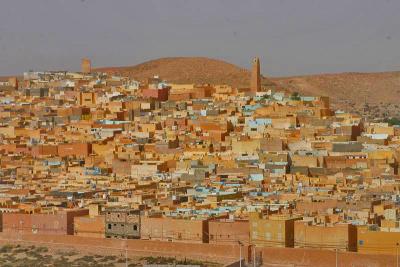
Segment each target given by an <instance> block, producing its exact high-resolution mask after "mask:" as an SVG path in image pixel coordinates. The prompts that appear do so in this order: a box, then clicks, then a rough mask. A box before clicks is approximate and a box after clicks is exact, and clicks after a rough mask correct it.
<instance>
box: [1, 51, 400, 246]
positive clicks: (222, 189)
mask: <svg viewBox="0 0 400 267" xmlns="http://www.w3.org/2000/svg"><path fill="white" fill-rule="evenodd" d="M399 160H400V126H390V125H388V124H387V123H372V122H369V121H368V120H366V119H365V118H363V117H360V116H359V115H355V114H351V113H347V112H344V111H340V110H333V109H331V108H330V103H329V98H328V97H323V96H304V95H300V94H297V93H292V94H289V93H287V92H285V91H275V90H271V89H269V88H265V87H264V86H263V85H262V84H261V82H260V63H259V60H258V59H254V61H253V69H252V77H251V84H250V85H249V88H234V87H232V86H227V85H217V84H213V85H211V84H172V83H169V82H168V81H164V80H163V79H162V77H158V76H153V77H148V79H147V80H145V81H137V80H134V79H132V78H128V77H124V76H119V75H110V74H107V73H100V72H92V70H91V63H90V60H88V59H84V60H83V61H82V70H81V72H66V71H46V72H34V71H30V72H26V73H24V74H23V77H20V78H16V77H11V78H9V79H8V80H6V81H2V82H0V164H1V170H0V231H2V232H4V233H11V234H15V235H17V234H19V233H29V234H35V235H75V236H82V237H99V238H109V239H144V240H162V241H169V242H187V243H211V244H238V243H239V244H246V245H252V246H255V247H297V248H318V249H327V250H340V251H359V252H370V253H383V252H385V253H394V252H395V250H396V248H397V247H398V246H399V243H398V242H399V241H400V225H399V216H400V214H399V206H398V204H399V200H400V197H399V194H400V193H399V187H400V177H399V175H398V170H399V165H398V162H399Z"/></svg>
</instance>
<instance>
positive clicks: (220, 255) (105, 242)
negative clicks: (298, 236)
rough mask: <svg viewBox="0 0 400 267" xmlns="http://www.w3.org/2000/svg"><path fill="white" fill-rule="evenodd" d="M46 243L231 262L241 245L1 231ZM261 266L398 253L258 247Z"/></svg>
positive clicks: (313, 266) (8, 238) (384, 260)
mask: <svg viewBox="0 0 400 267" xmlns="http://www.w3.org/2000/svg"><path fill="white" fill-rule="evenodd" d="M13 243H14V244H15V243H18V244H23V245H36V246H45V247H48V248H49V249H50V250H53V249H58V250H71V249H74V250H77V251H79V252H83V253H96V254H106V255H125V252H127V254H128V257H138V256H139V257H140V256H165V257H177V258H179V259H183V258H188V259H194V260H201V261H210V262H217V263H222V264H229V263H232V262H235V261H236V262H237V261H238V259H239V255H240V248H239V245H215V244H197V243H180V242H166V241H148V240H121V239H105V238H93V237H80V236H69V235H64V236H60V235H34V234H19V233H16V234H10V233H0V244H1V245H4V244H13ZM253 252H254V250H253V248H252V247H250V248H249V246H243V247H242V255H243V257H246V259H249V258H250V259H252V258H253V257H252V255H253ZM256 255H257V261H259V260H262V263H263V265H262V266H280V267H295V266H297V267H305V266H309V267H331V266H332V267H334V266H336V261H337V266H340V267H365V266H368V267H392V266H396V255H374V254H362V253H356V252H338V253H336V252H335V251H329V250H322V249H321V250H320V249H305V248H256Z"/></svg>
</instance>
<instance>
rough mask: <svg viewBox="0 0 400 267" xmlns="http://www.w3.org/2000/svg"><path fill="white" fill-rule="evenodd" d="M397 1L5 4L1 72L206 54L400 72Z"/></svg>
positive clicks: (277, 67) (245, 63)
mask: <svg viewBox="0 0 400 267" xmlns="http://www.w3.org/2000/svg"><path fill="white" fill-rule="evenodd" d="M399 49H400V1H399V0H0V75H15V74H20V73H22V72H23V71H27V70H79V66H80V60H81V58H82V57H89V58H90V59H91V60H92V64H93V65H94V66H98V67H100V66H102V67H103V66H129V65H136V64H139V63H142V62H144V61H147V60H151V59H156V58H160V57H173V56H204V57H210V58H217V59H222V60H225V61H228V62H230V63H233V64H237V65H239V66H241V67H245V68H248V67H250V64H251V59H252V58H253V57H255V56H258V57H260V60H261V71H262V73H263V74H265V75H267V76H292V75H304V74H315V73H333V72H348V71H355V72H378V71H398V70H400V51H399Z"/></svg>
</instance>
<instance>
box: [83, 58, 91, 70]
mask: <svg viewBox="0 0 400 267" xmlns="http://www.w3.org/2000/svg"><path fill="white" fill-rule="evenodd" d="M81 71H82V72H83V73H91V72H92V64H91V62H90V59H88V58H82V63H81Z"/></svg>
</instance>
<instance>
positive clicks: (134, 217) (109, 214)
mask: <svg viewBox="0 0 400 267" xmlns="http://www.w3.org/2000/svg"><path fill="white" fill-rule="evenodd" d="M140 224H141V219H140V211H139V210H134V209H130V208H122V207H121V208H107V209H106V210H105V236H106V238H123V239H138V238H140Z"/></svg>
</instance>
